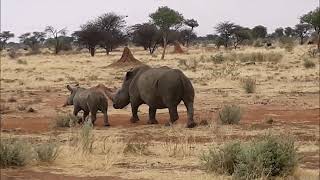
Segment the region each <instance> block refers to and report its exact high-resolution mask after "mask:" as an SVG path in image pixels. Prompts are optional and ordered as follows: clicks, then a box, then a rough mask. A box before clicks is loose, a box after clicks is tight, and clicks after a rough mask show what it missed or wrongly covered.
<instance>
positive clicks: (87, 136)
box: [79, 121, 94, 154]
mask: <svg viewBox="0 0 320 180" xmlns="http://www.w3.org/2000/svg"><path fill="white" fill-rule="evenodd" d="M92 130H93V124H92V122H91V121H85V122H84V123H83V125H82V127H81V130H80V134H79V135H80V137H79V139H80V148H81V150H82V153H84V154H87V153H92V151H93V143H94V135H93V132H92Z"/></svg>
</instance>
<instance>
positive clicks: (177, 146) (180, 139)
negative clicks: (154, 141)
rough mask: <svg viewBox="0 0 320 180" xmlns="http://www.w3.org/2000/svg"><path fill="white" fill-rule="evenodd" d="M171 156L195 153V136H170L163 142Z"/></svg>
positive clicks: (187, 155)
mask: <svg viewBox="0 0 320 180" xmlns="http://www.w3.org/2000/svg"><path fill="white" fill-rule="evenodd" d="M162 146H163V148H164V150H165V152H166V153H167V155H168V156H169V157H181V158H186V157H189V156H192V155H194V153H195V152H194V146H195V138H194V137H192V136H186V135H182V136H170V137H168V138H166V140H165V142H164V143H163V144H162Z"/></svg>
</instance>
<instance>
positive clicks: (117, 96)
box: [110, 69, 134, 109]
mask: <svg viewBox="0 0 320 180" xmlns="http://www.w3.org/2000/svg"><path fill="white" fill-rule="evenodd" d="M133 77H134V71H133V70H132V69H131V70H129V71H128V72H127V73H126V75H125V76H124V78H123V82H122V86H121V88H120V89H118V90H117V91H116V93H114V94H112V95H110V97H111V100H112V101H113V107H114V108H115V109H122V108H124V107H126V106H127V105H128V104H129V103H130V96H129V86H130V84H131V82H132V79H133Z"/></svg>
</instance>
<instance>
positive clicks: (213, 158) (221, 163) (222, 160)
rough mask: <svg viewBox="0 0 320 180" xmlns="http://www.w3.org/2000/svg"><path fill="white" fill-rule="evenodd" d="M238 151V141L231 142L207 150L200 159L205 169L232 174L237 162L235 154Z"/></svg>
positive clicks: (239, 147)
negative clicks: (215, 148)
mask: <svg viewBox="0 0 320 180" xmlns="http://www.w3.org/2000/svg"><path fill="white" fill-rule="evenodd" d="M240 151H241V146H240V143H239V142H232V143H227V144H225V145H223V147H222V148H219V149H218V150H214V149H209V152H208V153H206V154H202V156H201V157H200V159H201V161H202V165H203V166H204V167H205V169H206V170H207V171H212V172H216V173H220V174H228V175H232V174H233V172H234V168H235V164H237V163H238V161H237V156H238V154H239V153H240Z"/></svg>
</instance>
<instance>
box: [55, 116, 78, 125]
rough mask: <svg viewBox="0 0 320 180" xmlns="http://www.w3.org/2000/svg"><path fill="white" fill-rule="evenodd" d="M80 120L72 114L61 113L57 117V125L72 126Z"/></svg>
mask: <svg viewBox="0 0 320 180" xmlns="http://www.w3.org/2000/svg"><path fill="white" fill-rule="evenodd" d="M77 121H78V119H77V117H76V116H74V115H72V114H59V115H58V116H57V117H56V119H55V127H72V126H74V125H75V124H76V122H77Z"/></svg>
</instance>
